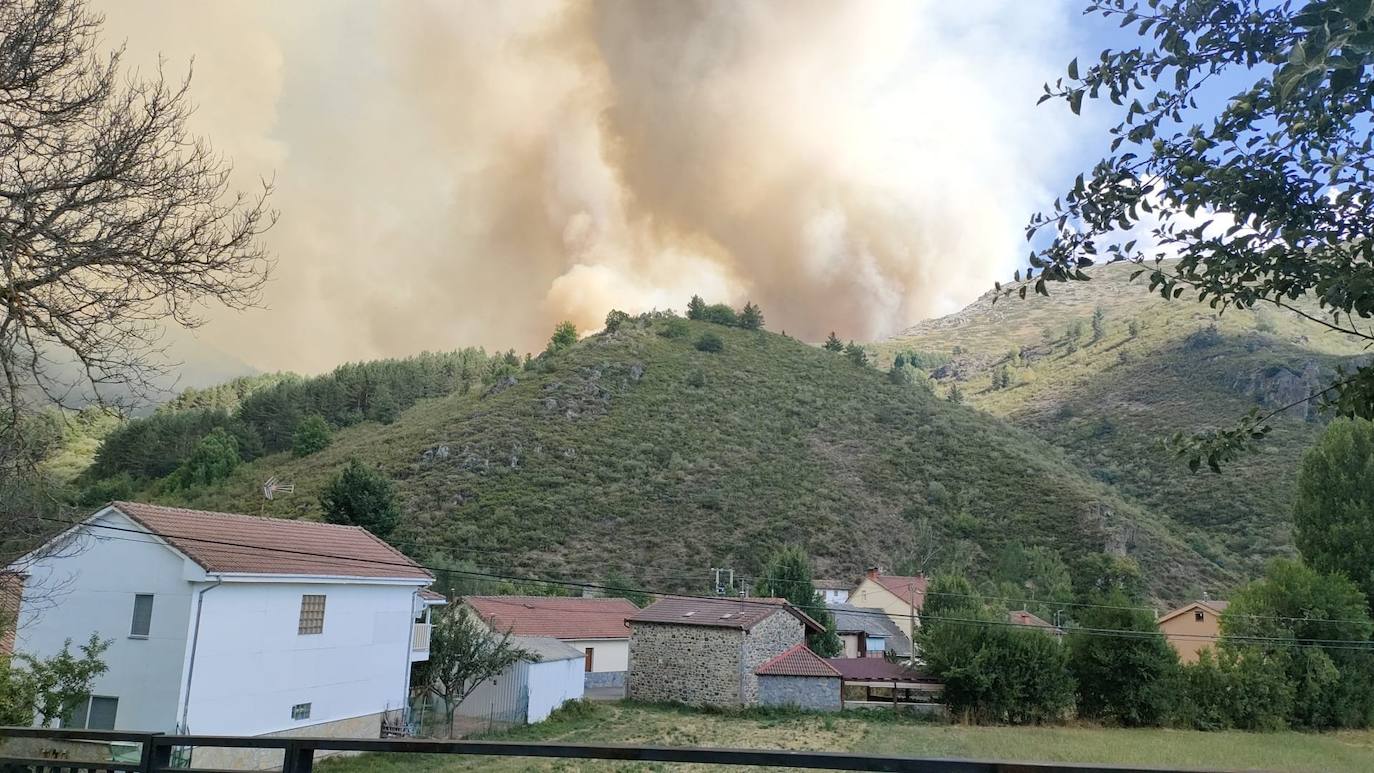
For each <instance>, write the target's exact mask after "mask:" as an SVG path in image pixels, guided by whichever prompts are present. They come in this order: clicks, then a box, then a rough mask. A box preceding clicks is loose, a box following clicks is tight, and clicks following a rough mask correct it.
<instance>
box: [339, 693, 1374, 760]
mask: <svg viewBox="0 0 1374 773" xmlns="http://www.w3.org/2000/svg"><path fill="white" fill-rule="evenodd" d="M490 737H491V738H492V739H493V740H540V741H562V742H567V743H622V744H656V745H672V746H721V747H744V748H775V749H812V750H825V751H853V752H858V753H868V754H893V755H905V756H924V757H972V758H981V759H1007V760H1018V761H1036V762H1089V763H1093V762H1095V763H1115V764H1139V765H1155V766H1165V765H1169V766H1176V767H1192V768H1224V769H1232V770H1235V769H1258V770H1275V771H1369V770H1374V731H1362V732H1341V733H1323V734H1316V733H1294V732H1284V733H1239V732H1225V733H1200V732H1194V731H1184V730H1123V729H1104V728H1098V727H965V726H960V725H946V724H927V723H921V722H916V721H897V720H890V719H887V718H886V717H879V718H872V719H864V718H862V716H861V715H853V714H846V715H844V716H836V717H826V716H817V715H776V716H769V715H763V714H750V715H743V716H729V715H723V714H712V713H699V712H692V711H688V710H684V709H675V708H664V707H655V706H638V705H630V704H602V705H594V706H589V707H588V708H586V709H584V710H581V711H577V712H566V713H565V714H563V715H560V716H556V717H554V718H552V719H550V720H549V721H547V722H544V723H542V724H539V725H534V726H530V727H525V728H520V729H518V730H514V731H511V732H509V733H504V734H499V735H493V736H490ZM320 769H321V770H322V771H323V773H353V772H354V771H357V772H358V773H362V772H363V771H382V772H383V773H386V772H389V771H394V772H395V773H401V771H407V772H408V771H465V770H482V771H524V770H541V771H585V770H622V771H623V770H662V771H670V772H672V773H676V772H677V771H700V770H740V771H743V770H750V769H749V768H724V767H722V768H716V767H710V768H707V767H703V766H689V765H670V764H630V763H619V764H617V763H607V762H596V761H591V762H588V761H575V760H536V759H526V758H506V759H501V758H486V757H472V758H467V759H464V758H460V757H437V756H436V757H428V756H426V757H419V756H413V755H411V756H406V755H400V756H395V757H392V756H384V755H367V756H363V757H354V758H350V759H343V760H331V761H328V762H325V763H322V764H321V766H320Z"/></svg>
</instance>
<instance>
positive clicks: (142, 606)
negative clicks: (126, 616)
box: [129, 593, 153, 639]
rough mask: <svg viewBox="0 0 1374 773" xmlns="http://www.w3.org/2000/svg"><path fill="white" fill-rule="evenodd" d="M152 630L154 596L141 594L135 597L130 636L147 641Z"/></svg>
mask: <svg viewBox="0 0 1374 773" xmlns="http://www.w3.org/2000/svg"><path fill="white" fill-rule="evenodd" d="M151 630H153V594H151V593H140V594H138V595H136V596H134V619H133V622H132V623H130V624H129V636H131V637H133V638H137V639H146V638H148V632H149V631H151Z"/></svg>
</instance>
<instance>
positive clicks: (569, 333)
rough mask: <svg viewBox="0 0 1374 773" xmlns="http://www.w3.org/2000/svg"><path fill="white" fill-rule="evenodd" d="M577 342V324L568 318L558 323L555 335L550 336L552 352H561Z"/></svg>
mask: <svg viewBox="0 0 1374 773" xmlns="http://www.w3.org/2000/svg"><path fill="white" fill-rule="evenodd" d="M575 343H577V326H576V325H574V324H573V323H571V322H568V321H567V320H564V321H562V322H559V323H558V327H555V328H554V329H553V336H552V337H551V338H549V348H548V350H549V351H550V352H561V351H563V350H564V349H567V348H568V347H569V346H572V345H573V344H575Z"/></svg>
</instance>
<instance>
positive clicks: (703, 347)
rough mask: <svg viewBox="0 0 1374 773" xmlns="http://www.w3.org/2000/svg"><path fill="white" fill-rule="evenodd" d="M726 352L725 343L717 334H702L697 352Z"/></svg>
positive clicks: (698, 341)
mask: <svg viewBox="0 0 1374 773" xmlns="http://www.w3.org/2000/svg"><path fill="white" fill-rule="evenodd" d="M724 350H725V342H724V341H722V340H721V338H720V336H718V335H716V334H715V333H702V334H701V338H698V339H697V351H701V352H720V351H724Z"/></svg>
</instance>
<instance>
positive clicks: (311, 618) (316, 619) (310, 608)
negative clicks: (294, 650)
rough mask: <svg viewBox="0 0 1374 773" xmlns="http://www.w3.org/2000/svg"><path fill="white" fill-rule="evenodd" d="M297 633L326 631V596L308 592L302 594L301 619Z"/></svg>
mask: <svg viewBox="0 0 1374 773" xmlns="http://www.w3.org/2000/svg"><path fill="white" fill-rule="evenodd" d="M296 633H298V634H300V635H302V636H304V635H305V634H312V633H324V596H322V595H319V596H316V595H310V594H306V595H304V596H301V619H300V625H299V626H298V627H297V628H296Z"/></svg>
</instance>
